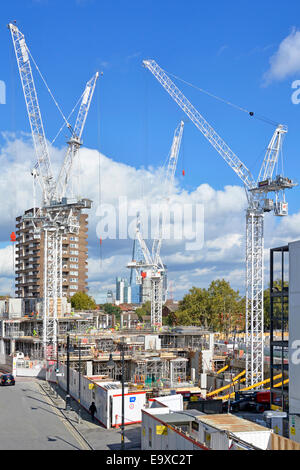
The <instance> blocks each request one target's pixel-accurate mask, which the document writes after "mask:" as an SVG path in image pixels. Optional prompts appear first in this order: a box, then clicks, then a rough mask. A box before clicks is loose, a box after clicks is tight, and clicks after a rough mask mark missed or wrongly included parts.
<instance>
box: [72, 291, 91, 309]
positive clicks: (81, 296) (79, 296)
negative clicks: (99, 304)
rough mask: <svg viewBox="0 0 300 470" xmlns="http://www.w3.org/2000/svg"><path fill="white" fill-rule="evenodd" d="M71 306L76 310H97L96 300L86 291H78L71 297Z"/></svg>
mask: <svg viewBox="0 0 300 470" xmlns="http://www.w3.org/2000/svg"><path fill="white" fill-rule="evenodd" d="M71 306H72V308H74V310H95V308H96V302H95V300H94V299H93V297H90V296H89V295H88V294H87V293H86V292H80V291H79V292H76V294H74V295H73V296H72V297H71Z"/></svg>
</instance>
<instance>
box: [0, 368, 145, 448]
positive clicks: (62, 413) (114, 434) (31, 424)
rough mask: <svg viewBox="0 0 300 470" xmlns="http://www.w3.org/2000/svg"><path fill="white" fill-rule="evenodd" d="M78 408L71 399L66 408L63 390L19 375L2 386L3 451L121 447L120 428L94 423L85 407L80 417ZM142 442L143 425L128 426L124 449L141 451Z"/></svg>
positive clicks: (0, 433) (0, 427) (0, 422)
mask: <svg viewBox="0 0 300 470" xmlns="http://www.w3.org/2000/svg"><path fill="white" fill-rule="evenodd" d="M54 388H55V387H54ZM57 392H58V393H57ZM78 409H79V406H78V403H77V402H75V400H71V409H70V410H69V411H66V409H65V393H64V392H63V391H62V390H61V389H56V388H55V390H53V386H49V385H48V384H47V383H46V382H45V381H43V380H37V379H35V378H27V377H24V378H22V377H16V385H14V386H5V387H1V386H0V450H111V451H118V450H120V447H121V435H120V429H115V428H113V429H105V428H104V427H103V426H101V425H100V424H99V422H97V421H96V420H95V422H92V420H91V416H90V414H89V413H87V412H86V411H85V410H84V409H82V408H81V413H80V416H81V418H80V420H79V419H78V417H79V415H78ZM140 441H141V438H140V425H139V424H137V425H131V426H128V427H126V429H125V449H127V450H139V449H140V444H141V442H140Z"/></svg>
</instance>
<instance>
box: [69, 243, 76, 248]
mask: <svg viewBox="0 0 300 470" xmlns="http://www.w3.org/2000/svg"><path fill="white" fill-rule="evenodd" d="M70 247H71V248H78V245H77V243H71V244H70Z"/></svg>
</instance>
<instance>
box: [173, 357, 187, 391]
mask: <svg viewBox="0 0 300 470" xmlns="http://www.w3.org/2000/svg"><path fill="white" fill-rule="evenodd" d="M187 362H188V359H185V358H183V357H177V358H176V359H172V360H171V361H170V385H171V387H173V386H174V385H175V384H176V385H178V384H180V383H184V382H186V366H187Z"/></svg>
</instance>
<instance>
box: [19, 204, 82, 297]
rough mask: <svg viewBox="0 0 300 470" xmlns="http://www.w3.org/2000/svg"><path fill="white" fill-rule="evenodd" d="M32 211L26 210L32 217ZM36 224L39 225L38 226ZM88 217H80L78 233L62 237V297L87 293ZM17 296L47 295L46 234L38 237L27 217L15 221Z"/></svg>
mask: <svg viewBox="0 0 300 470" xmlns="http://www.w3.org/2000/svg"><path fill="white" fill-rule="evenodd" d="M30 213H33V209H30V210H27V211H25V214H24V215H27V216H29V215H30ZM35 225H36V223H35ZM87 225H88V215H87V214H80V228H79V233H78V234H76V235H75V234H73V233H72V234H71V233H70V234H64V235H63V237H62V295H63V297H71V296H72V295H73V294H75V293H76V292H78V291H81V292H87V290H88V287H87V277H88V275H87V271H88V267H87V264H88V261H87V260H88V249H87V231H88V228H87ZM15 272H16V275H15V278H16V296H17V297H27V298H28V297H34V298H43V295H44V233H43V230H41V231H40V234H39V235H37V234H36V233H35V231H34V227H33V222H32V221H31V220H30V219H29V220H28V219H26V217H24V216H19V217H17V218H16V268H15Z"/></svg>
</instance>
